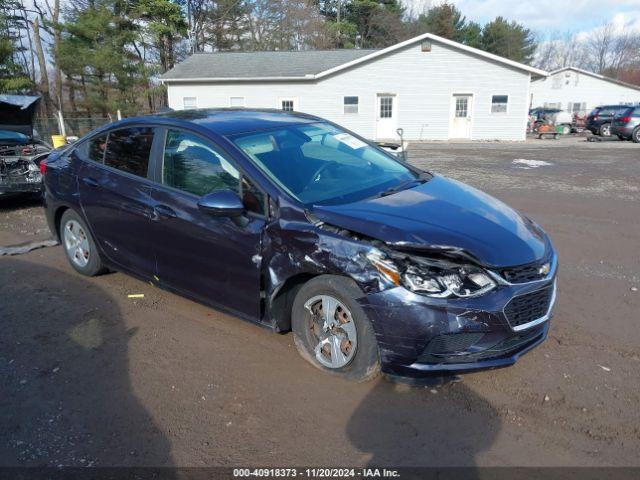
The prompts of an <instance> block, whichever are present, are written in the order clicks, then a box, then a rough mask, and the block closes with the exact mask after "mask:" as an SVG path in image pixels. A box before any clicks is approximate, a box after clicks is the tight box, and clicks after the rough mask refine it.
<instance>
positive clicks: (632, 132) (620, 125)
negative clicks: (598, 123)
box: [611, 105, 640, 143]
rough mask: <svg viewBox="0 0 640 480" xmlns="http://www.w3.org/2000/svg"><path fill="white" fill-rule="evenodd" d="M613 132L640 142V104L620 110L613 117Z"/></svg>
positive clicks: (625, 138) (621, 138)
mask: <svg viewBox="0 0 640 480" xmlns="http://www.w3.org/2000/svg"><path fill="white" fill-rule="evenodd" d="M611 134H612V135H617V136H618V138H620V140H633V141H634V142H635V143H640V105H636V106H635V107H628V108H626V109H625V110H622V111H620V112H619V113H618V114H617V115H616V116H615V117H614V119H613V124H612V125H611Z"/></svg>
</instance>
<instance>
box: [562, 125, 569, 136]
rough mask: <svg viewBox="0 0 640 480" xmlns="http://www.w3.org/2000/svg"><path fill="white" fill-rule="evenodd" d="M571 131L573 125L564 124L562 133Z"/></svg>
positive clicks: (566, 133) (565, 133) (567, 133)
mask: <svg viewBox="0 0 640 480" xmlns="http://www.w3.org/2000/svg"><path fill="white" fill-rule="evenodd" d="M570 133H571V126H570V125H562V134H563V135H569V134H570Z"/></svg>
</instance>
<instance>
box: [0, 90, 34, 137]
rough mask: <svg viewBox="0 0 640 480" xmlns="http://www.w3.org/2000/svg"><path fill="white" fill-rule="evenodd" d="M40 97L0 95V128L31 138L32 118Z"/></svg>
mask: <svg viewBox="0 0 640 480" xmlns="http://www.w3.org/2000/svg"><path fill="white" fill-rule="evenodd" d="M39 101H40V97H34V96H28V95H0V130H10V131H12V132H18V133H22V134H23V135H27V136H28V137H29V138H33V120H34V117H35V114H36V107H37V106H38V102H39Z"/></svg>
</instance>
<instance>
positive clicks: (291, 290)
mask: <svg viewBox="0 0 640 480" xmlns="http://www.w3.org/2000/svg"><path fill="white" fill-rule="evenodd" d="M318 277H328V278H330V277H334V278H335V277H340V278H342V279H345V280H347V281H349V282H350V283H351V284H352V285H353V286H354V288H356V289H357V290H358V291H359V292H360V293H361V294H362V295H364V292H363V291H362V288H361V287H360V285H358V283H357V282H356V281H355V280H354V279H353V278H352V277H350V276H349V275H341V274H335V273H328V272H327V273H319V272H300V273H297V274H294V275H292V276H290V277H288V278H287V279H286V280H285V281H284V282H282V284H280V286H279V287H278V288H277V289H276V290H275V293H274V294H272V295H271V300H270V301H269V303H268V308H269V311H268V314H269V318H270V319H271V322H272V324H273V325H274V327H275V330H276V331H278V332H288V331H290V330H291V312H292V309H293V301H294V300H295V298H296V295H297V294H298V292H299V291H300V289H301V288H302V287H303V286H304V285H305V284H306V283H308V282H309V281H310V280H312V279H315V278H318Z"/></svg>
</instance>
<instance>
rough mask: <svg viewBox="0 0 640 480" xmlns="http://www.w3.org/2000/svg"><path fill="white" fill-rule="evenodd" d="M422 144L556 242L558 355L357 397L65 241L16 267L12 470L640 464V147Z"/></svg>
mask: <svg viewBox="0 0 640 480" xmlns="http://www.w3.org/2000/svg"><path fill="white" fill-rule="evenodd" d="M410 151H411V161H412V162H415V163H416V164H418V165H420V166H423V167H427V168H428V169H431V170H434V171H437V172H440V173H443V174H446V175H448V176H451V177H454V178H456V179H459V180H462V181H465V182H468V183H470V184H471V185H474V186H476V187H479V188H481V189H483V190H485V191H487V192H489V193H491V194H493V195H495V196H496V197H498V198H500V199H501V200H504V201H506V202H507V203H509V204H510V205H512V206H514V207H516V208H518V209H520V210H522V211H524V212H526V213H527V215H529V216H531V217H532V218H533V219H534V220H536V221H537V222H538V223H540V224H541V225H542V226H543V227H544V228H545V229H546V230H547V231H548V232H549V233H550V234H551V236H552V238H553V240H554V242H555V244H556V247H557V248H558V251H559V256H560V261H561V270H560V280H559V296H558V303H557V305H556V310H555V317H554V319H553V320H552V322H553V323H552V329H551V333H550V336H549V338H548V340H547V341H546V342H545V343H544V344H543V345H542V346H541V347H539V348H538V349H536V350H534V351H533V352H531V353H529V354H528V355H526V356H524V357H523V358H522V359H521V360H520V362H519V363H518V364H517V365H516V366H514V367H511V368H508V369H502V370H496V371H490V372H481V373H477V374H473V375H466V376H464V378H463V381H462V382H459V383H454V384H450V385H447V386H444V387H441V388H438V389H431V388H410V387H407V386H404V385H395V384H392V383H390V382H387V381H385V380H378V381H375V382H373V383H368V384H363V385H354V384H350V383H347V382H344V381H340V380H338V379H335V378H332V377H328V376H325V375H322V373H320V372H319V371H318V370H316V369H315V368H313V367H311V366H310V365H308V364H307V363H306V362H305V361H304V360H302V359H301V358H300V357H299V356H298V354H297V353H296V350H295V347H294V346H293V341H292V337H291V335H276V334H273V333H271V332H268V331H266V330H263V329H260V328H258V327H256V326H254V325H251V324H248V323H246V322H243V321H241V320H238V319H237V318H233V317H231V316H228V315H225V314H222V313H219V312H217V311H215V310H212V309H209V308H207V307H204V306H202V305H199V304H196V303H193V302H191V301H189V300H186V299H183V298H180V297H178V296H175V295H173V294H170V293H167V292H164V291H161V290H159V289H156V288H154V287H151V286H150V285H148V284H145V283H143V282H140V281H138V280H135V279H133V278H130V277H127V276H125V275H122V274H119V273H115V274H109V275H104V276H101V277H98V278H92V279H85V278H82V277H80V276H79V275H77V274H76V273H75V272H74V271H73V270H72V269H71V267H69V266H68V265H67V263H66V261H65V259H64V257H63V252H62V250H61V247H59V246H57V247H52V248H44V249H39V250H34V251H32V252H30V253H27V254H25V255H20V256H11V257H8V256H4V257H0V326H1V327H2V334H1V335H0V382H1V385H2V386H1V387H0V465H4V466H6V465H65V466H66V465H75V466H86V465H100V466H105V465H165V466H171V465H175V466H203V465H226V466H229V465H242V466H247V465H254V466H267V465H271V466H287V465H298V466H299V465H324V466H334V465H350V466H364V465H367V464H376V465H380V464H385V465H395V466H401V465H402V466H409V465H431V466H433V465H442V466H444V465H460V466H462V465H464V466H466V465H483V466H484V465H554V466H555V465H580V466H589V465H594V466H606V465H616V466H619V465H626V466H632V465H633V466H640V457H638V451H640V416H639V415H638V405H640V375H639V374H638V371H639V369H640V354H639V353H638V345H640V328H638V325H639V321H640V315H639V313H638V312H639V307H640V292H638V288H640V253H639V247H640V222H639V221H638V219H639V218H640V145H635V144H631V143H626V142H606V143H588V142H586V141H585V140H584V139H583V138H566V139H564V138H563V139H560V140H557V141H554V140H530V141H528V142H526V143H522V144H507V143H459V144H454V143H425V144H419V145H418V144H415V145H412V146H411V149H410ZM514 160H525V162H520V163H514V162H513V161H514ZM532 160H535V161H537V162H533V163H532V162H531V161H532ZM540 162H546V163H548V164H542V166H538V167H535V168H532V167H531V165H537V164H540ZM47 236H48V232H47V230H46V226H45V224H44V216H43V215H42V212H41V209H40V207H39V206H38V205H37V204H36V203H35V202H33V201H31V200H18V199H15V198H14V199H8V198H4V199H0V246H9V245H15V244H19V243H22V242H28V241H32V240H40V239H44V238H46V237H47ZM130 293H144V294H145V297H144V299H129V298H127V294H130Z"/></svg>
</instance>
